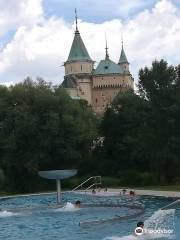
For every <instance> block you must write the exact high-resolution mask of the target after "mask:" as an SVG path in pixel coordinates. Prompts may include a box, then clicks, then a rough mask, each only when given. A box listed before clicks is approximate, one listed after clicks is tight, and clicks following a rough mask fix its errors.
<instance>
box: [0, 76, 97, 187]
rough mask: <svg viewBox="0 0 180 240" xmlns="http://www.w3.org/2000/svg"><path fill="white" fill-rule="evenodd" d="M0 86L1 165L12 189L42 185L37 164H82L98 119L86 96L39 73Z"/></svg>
mask: <svg viewBox="0 0 180 240" xmlns="http://www.w3.org/2000/svg"><path fill="white" fill-rule="evenodd" d="M0 91H1V93H2V94H0V104H1V106H2V107H1V108H0V122H1V125H2V128H1V130H0V131H1V137H0V143H1V150H2V151H1V157H0V164H1V165H0V166H1V167H2V169H3V171H4V174H5V176H7V178H6V179H8V182H7V187H8V188H9V189H10V191H12V190H13V191H21V192H22V191H23V192H27V191H33V190H38V189H39V188H40V184H42V181H41V180H40V178H39V177H38V171H39V170H48V169H64V168H79V167H80V165H81V164H82V162H83V160H84V159H86V158H87V156H88V154H89V151H90V146H91V143H92V141H93V139H94V137H95V136H96V124H97V120H96V117H95V115H94V114H93V112H92V110H91V109H90V108H89V107H88V105H87V104H86V103H85V102H84V101H74V100H72V99H71V98H70V97H69V96H68V95H67V93H66V92H65V90H64V89H63V88H62V87H56V88H54V87H53V86H52V85H51V84H49V83H46V82H45V81H44V80H43V79H40V78H39V79H38V81H36V82H33V81H32V80H31V79H29V78H28V79H26V80H25V81H24V82H23V83H20V84H17V85H15V86H14V87H11V88H10V89H6V88H0Z"/></svg>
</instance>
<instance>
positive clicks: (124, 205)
mask: <svg viewBox="0 0 180 240" xmlns="http://www.w3.org/2000/svg"><path fill="white" fill-rule="evenodd" d="M86 206H88V207H92V208H93V207H113V208H114V207H126V208H131V209H137V210H138V212H136V213H132V214H128V215H125V216H119V215H115V216H114V217H112V218H106V219H99V220H90V221H81V222H79V225H80V226H83V225H91V224H100V223H107V222H114V221H123V220H126V219H130V218H134V217H138V216H139V215H141V214H143V213H144V212H145V208H144V206H142V205H127V204H121V205H119V204H111V205H109V204H101V205H100V204H91V205H86Z"/></svg>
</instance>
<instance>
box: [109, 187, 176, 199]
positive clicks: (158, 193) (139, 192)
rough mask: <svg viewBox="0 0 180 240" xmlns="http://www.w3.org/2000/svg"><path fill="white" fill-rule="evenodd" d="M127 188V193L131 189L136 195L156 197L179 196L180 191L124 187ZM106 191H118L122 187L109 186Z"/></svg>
mask: <svg viewBox="0 0 180 240" xmlns="http://www.w3.org/2000/svg"><path fill="white" fill-rule="evenodd" d="M125 189H126V190H127V195H129V191H131V190H133V191H135V194H136V195H143V196H157V197H175V198H177V197H178V198H180V192H177V191H163V190H162V191H160V190H149V189H148V190H145V189H136V188H135V189H132V188H131V189H130V188H125ZM108 192H112V193H115V192H116V193H120V192H122V188H118V189H117V188H116V189H115V188H109V189H108Z"/></svg>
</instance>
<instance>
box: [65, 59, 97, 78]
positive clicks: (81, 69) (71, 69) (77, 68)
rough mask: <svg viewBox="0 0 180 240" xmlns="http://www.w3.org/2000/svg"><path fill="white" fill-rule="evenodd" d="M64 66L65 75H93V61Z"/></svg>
mask: <svg viewBox="0 0 180 240" xmlns="http://www.w3.org/2000/svg"><path fill="white" fill-rule="evenodd" d="M64 66H65V75H69V74H79V73H91V72H92V70H93V61H73V62H66V63H65V64H64Z"/></svg>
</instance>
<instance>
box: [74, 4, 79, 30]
mask: <svg viewBox="0 0 180 240" xmlns="http://www.w3.org/2000/svg"><path fill="white" fill-rule="evenodd" d="M75 19H76V31H75V32H76V33H78V32H79V31H78V21H77V20H78V16H77V10H76V8H75Z"/></svg>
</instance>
